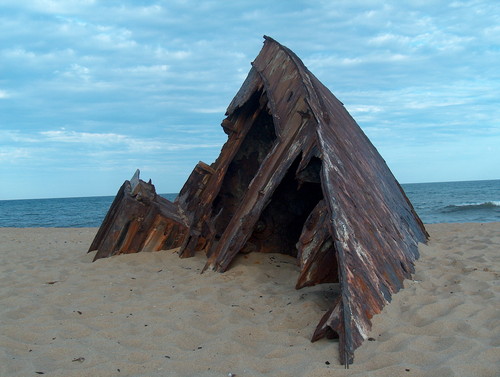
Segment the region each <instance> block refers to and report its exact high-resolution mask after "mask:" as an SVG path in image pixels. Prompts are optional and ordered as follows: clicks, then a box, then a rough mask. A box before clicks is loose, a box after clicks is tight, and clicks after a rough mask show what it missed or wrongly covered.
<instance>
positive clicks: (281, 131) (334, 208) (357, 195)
mask: <svg viewBox="0 0 500 377" xmlns="http://www.w3.org/2000/svg"><path fill="white" fill-rule="evenodd" d="M264 38H265V41H264V46H263V48H262V50H261V52H260V53H259V55H258V56H257V57H256V59H255V60H254V61H253V62H252V67H251V69H250V72H249V74H248V77H247V78H246V80H245V81H244V83H243V85H242V87H241V89H240V90H239V91H238V93H237V94H236V96H235V97H234V99H233V100H232V102H231V103H230V104H229V107H228V109H227V112H226V118H225V119H224V120H223V121H222V128H223V130H224V132H225V133H226V134H227V135H228V139H227V142H226V143H225V144H224V146H223V147H222V150H221V153H220V155H219V157H218V158H217V159H216V161H215V162H213V163H212V164H210V165H208V164H205V163H203V162H200V163H198V164H197V165H196V167H195V168H194V170H193V171H192V173H191V175H190V176H189V178H188V180H187V181H186V183H185V184H184V186H183V187H182V189H181V191H180V193H179V195H178V197H177V199H176V200H175V201H174V202H170V201H168V200H166V199H164V198H162V197H161V196H159V195H157V193H156V191H155V188H154V186H153V185H152V183H151V181H149V182H144V181H142V180H141V179H140V178H139V172H137V173H136V174H135V175H134V177H133V178H132V179H131V180H130V181H125V183H124V184H123V185H122V187H121V188H120V189H119V191H118V194H117V196H116V198H115V200H114V202H113V204H112V205H111V207H110V209H109V212H108V214H107V215H106V218H105V219H104V221H103V223H102V225H101V227H100V229H99V230H98V232H97V234H96V237H95V239H94V241H93V242H92V245H91V246H90V250H89V251H94V250H97V253H96V255H95V260H96V259H99V258H104V257H109V256H112V255H116V254H121V253H136V252H141V251H155V250H165V249H171V248H175V247H180V249H179V256H180V257H183V258H184V257H190V256H193V255H194V253H196V252H204V253H205V254H206V256H207V263H206V266H205V269H213V270H215V271H219V272H224V271H226V270H227V269H228V268H229V267H230V264H231V261H232V260H233V259H234V257H235V256H236V255H237V254H238V253H249V252H265V253H271V252H272V253H283V254H288V255H291V256H293V257H296V260H297V263H298V265H299V266H300V273H299V276H298V278H297V284H296V288H297V289H299V288H302V287H306V286H312V285H315V284H320V283H339V286H340V294H339V296H338V297H337V298H336V299H335V300H334V302H332V303H331V308H330V310H329V311H328V312H326V314H325V315H324V316H323V318H321V320H320V321H319V324H318V326H317V328H316V330H315V332H314V334H313V335H312V340H313V341H316V340H318V339H320V338H322V337H325V336H326V337H328V338H333V337H338V338H339V353H340V361H341V363H343V364H345V365H349V364H350V363H352V362H353V358H354V351H355V349H356V348H357V347H359V346H360V344H361V343H362V342H363V340H364V339H366V338H367V334H368V331H369V330H370V327H371V321H370V320H371V318H372V317H373V315H375V314H377V313H380V311H381V310H382V308H383V307H384V305H386V304H387V303H388V302H389V301H390V300H391V295H393V294H394V293H396V292H397V291H398V290H399V289H401V288H402V287H403V280H404V279H407V278H410V277H411V274H412V273H413V272H414V262H415V260H416V259H417V258H418V256H419V254H418V243H419V242H426V240H427V237H428V234H427V232H426V231H425V228H424V226H423V224H422V222H421V220H420V219H419V217H418V215H417V214H416V212H415V210H414V208H413V207H412V205H411V203H410V201H409V200H408V198H407V197H406V195H405V193H404V191H403V189H402V188H401V186H400V185H399V184H398V182H397V180H396V179H395V178H394V176H393V175H392V173H391V171H390V170H389V168H388V167H387V165H386V163H385V161H384V160H383V159H382V157H381V156H380V154H379V153H378V152H377V150H376V148H375V147H374V146H373V145H372V144H371V142H370V141H369V140H368V138H367V137H366V136H365V134H364V133H363V131H362V130H361V128H360V127H359V126H358V125H357V124H356V122H355V121H354V119H353V118H352V117H351V116H350V115H349V113H348V112H347V110H346V109H345V108H344V106H343V104H342V103H341V102H340V101H339V100H338V99H337V98H336V97H335V96H334V95H333V94H332V93H331V92H330V91H329V90H328V89H327V88H326V87H325V86H324V85H323V84H322V83H321V82H320V81H319V80H318V79H317V78H316V77H315V76H314V75H313V74H312V73H311V72H310V71H309V70H308V69H307V68H306V67H305V65H304V64H303V63H302V61H301V60H300V59H299V58H298V57H297V56H296V55H295V54H294V53H293V52H292V51H291V50H289V49H288V48H286V47H285V46H283V45H281V44H279V43H278V42H276V41H275V40H273V39H272V38H269V37H264Z"/></svg>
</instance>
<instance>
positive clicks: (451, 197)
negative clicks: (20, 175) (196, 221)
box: [0, 180, 500, 228]
mask: <svg viewBox="0 0 500 377" xmlns="http://www.w3.org/2000/svg"><path fill="white" fill-rule="evenodd" d="M402 186H403V189H404V190H405V192H406V195H407V196H408V198H409V199H410V201H411V202H412V204H413V207H414V208H415V210H416V211H417V213H418V215H419V216H420V218H421V219H422V221H423V222H424V223H427V224H429V223H451V222H455V223H464V222H492V221H500V180H491V181H469V182H443V183H415V184H403V185H402ZM162 196H164V197H166V198H167V199H169V200H174V199H175V197H176V196H177V194H162ZM113 199H114V197H113V196H100V197H88V198H63V199H28V200H0V227H19V228H25V227H98V226H100V225H101V223H102V221H103V220H104V217H105V216H106V213H107V212H108V209H109V207H110V206H111V203H112V202H113Z"/></svg>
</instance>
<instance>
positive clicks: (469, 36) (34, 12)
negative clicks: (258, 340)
mask: <svg viewBox="0 0 500 377" xmlns="http://www.w3.org/2000/svg"><path fill="white" fill-rule="evenodd" d="M499 14H500V3H499V2H496V1H491V0H465V1H454V2H445V1H439V0H429V1H416V0H415V1H413V0H412V1H405V2H402V1H396V0H390V1H385V2H379V1H372V0H363V1H355V2H351V1H335V2H332V1H326V0H321V1H316V2H306V1H292V2H269V1H264V0H255V1H254V2H252V3H246V2H216V1H206V2H202V3H200V2H194V1H191V0H173V1H168V2H167V1H161V0H151V1H147V2H137V1H132V0H125V1H121V2H115V1H94V0H78V1H76V0H29V1H28V0H16V1H14V0H7V1H3V2H2V3H1V4H0V72H3V73H4V74H3V75H1V76H0V160H1V161H2V162H5V161H8V162H9V163H2V164H1V166H0V174H2V177H4V178H5V179H6V182H9V183H8V184H4V185H2V188H1V189H0V199H7V198H11V197H14V196H17V197H37V196H39V195H42V194H40V193H37V185H36V184H35V183H33V184H26V182H31V181H33V182H39V180H40V179H41V177H40V175H41V174H43V176H44V177H48V176H50V177H51V179H52V180H53V181H54V185H56V184H58V185H62V186H64V182H65V180H66V181H67V180H68V178H67V177H69V175H68V174H69V173H68V172H71V174H72V175H71V176H72V177H76V176H81V177H82V180H83V181H85V182H86V183H88V184H90V185H100V186H101V187H102V194H113V193H114V192H115V188H116V186H119V184H120V183H121V181H123V180H124V179H126V178H129V176H130V175H131V172H133V170H134V169H135V168H141V167H147V168H146V170H148V169H149V171H150V173H151V175H152V178H153V181H155V182H156V184H157V187H158V189H159V190H160V191H162V192H175V191H178V190H179V189H180V187H181V185H182V183H183V182H184V180H185V179H186V177H187V176H188V174H189V173H190V171H191V169H192V168H193V166H194V164H196V162H198V160H205V161H206V162H212V161H213V160H214V159H215V158H216V156H217V155H218V153H219V151H220V147H221V146H222V144H223V142H224V140H225V135H224V134H223V132H222V130H221V129H220V126H219V124H220V122H221V120H222V118H223V116H224V112H225V108H226V106H227V105H228V104H229V102H230V101H231V99H232V97H233V96H234V95H235V94H236V92H237V90H238V89H239V87H240V85H241V84H242V82H243V80H244V78H245V76H246V73H247V72H248V70H249V69H250V62H251V61H252V60H253V59H254V57H255V56H256V55H257V53H258V52H259V50H260V47H261V44H262V35H263V34H267V35H270V36H272V37H274V38H275V39H277V40H278V41H279V42H281V43H283V44H285V45H286V46H288V47H290V48H291V49H292V50H293V51H295V52H296V53H297V54H298V56H299V57H301V58H302V59H303V60H304V62H305V63H306V65H307V66H308V67H309V68H310V69H311V71H312V72H313V73H314V74H315V75H316V76H317V77H318V78H319V79H320V80H321V81H323V83H324V84H325V85H326V86H327V87H329V88H330V89H331V90H332V92H333V93H334V94H335V95H336V96H337V97H338V98H339V99H340V100H341V101H342V102H343V103H344V104H345V105H346V107H347V109H348V110H349V111H350V112H351V113H352V115H353V116H354V117H355V119H356V120H357V121H358V123H359V124H360V126H361V127H362V128H363V129H364V130H365V131H366V133H367V134H368V136H369V137H370V138H371V140H372V141H373V143H374V144H375V145H376V146H377V148H379V150H380V151H381V152H382V154H383V156H384V157H385V159H386V161H387V162H388V164H389V166H390V167H391V168H392V170H393V172H394V173H395V175H396V177H397V178H398V179H399V180H400V181H402V182H415V181H436V180H438V181H439V180H461V179H488V178H500V177H499V176H498V174H499V173H498V168H497V167H498V166H499V165H500V152H499V151H498V147H497V146H498V145H500V132H499V129H500V108H499V106H498V103H499V102H500V101H499V94H498V93H500V71H499V70H498V62H499V61H500V46H499V44H500V42H499V41H500V27H499V26H498V25H499V24H500V18H499ZM440 151H441V152H440ZM462 151H463V152H464V151H467V153H462ZM431 152H432V153H431ZM452 154H453V156H454V157H453V158H451V157H450V155H452ZM430 156H432V159H431V157H430ZM460 166H464V167H467V169H468V170H467V171H465V169H460ZM472 166H475V167H476V168H472ZM104 171H106V172H107V173H106V174H104V173H102V174H101V173H100V172H104ZM474 172H475V173H474ZM474 174H475V175H474ZM65 177H66V178H65ZM71 187H74V185H72V186H71ZM58 192H60V191H58ZM92 192H95V191H92ZM47 195H49V196H50V192H49V193H48V194H47V193H45V194H43V195H42V196H47ZM75 195H86V191H85V189H84V188H82V191H81V192H67V196H75Z"/></svg>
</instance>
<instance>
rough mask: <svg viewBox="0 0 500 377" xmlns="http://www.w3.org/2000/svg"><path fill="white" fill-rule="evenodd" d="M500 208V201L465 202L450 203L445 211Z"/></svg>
mask: <svg viewBox="0 0 500 377" xmlns="http://www.w3.org/2000/svg"><path fill="white" fill-rule="evenodd" d="M491 209H500V202H499V201H491V202H482V203H465V204H458V205H449V206H446V207H444V208H443V212H445V213H449V212H465V211H477V210H491Z"/></svg>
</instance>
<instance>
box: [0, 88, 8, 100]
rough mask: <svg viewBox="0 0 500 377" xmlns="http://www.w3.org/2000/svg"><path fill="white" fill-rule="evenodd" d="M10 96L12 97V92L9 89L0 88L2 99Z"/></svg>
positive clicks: (0, 97)
mask: <svg viewBox="0 0 500 377" xmlns="http://www.w3.org/2000/svg"><path fill="white" fill-rule="evenodd" d="M9 97H11V94H10V93H9V92H8V91H6V90H2V89H0V99H6V98H9Z"/></svg>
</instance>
